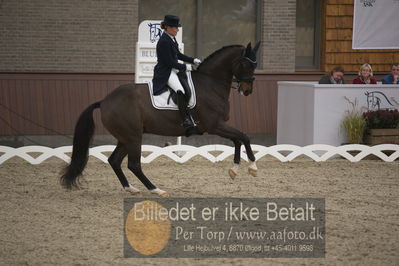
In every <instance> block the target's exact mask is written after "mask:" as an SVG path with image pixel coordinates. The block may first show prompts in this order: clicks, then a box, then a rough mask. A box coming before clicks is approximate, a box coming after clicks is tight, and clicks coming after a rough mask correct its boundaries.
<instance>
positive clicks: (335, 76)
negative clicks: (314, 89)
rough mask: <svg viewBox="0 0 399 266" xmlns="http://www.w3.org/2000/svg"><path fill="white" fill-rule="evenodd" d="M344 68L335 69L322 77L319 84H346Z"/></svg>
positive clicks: (337, 67)
mask: <svg viewBox="0 0 399 266" xmlns="http://www.w3.org/2000/svg"><path fill="white" fill-rule="evenodd" d="M344 83H345V82H344V68H343V67H341V66H336V67H334V68H333V69H332V70H331V72H330V73H329V74H328V75H326V76H323V77H321V79H320V80H319V84H344Z"/></svg>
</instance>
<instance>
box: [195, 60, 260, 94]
mask: <svg viewBox="0 0 399 266" xmlns="http://www.w3.org/2000/svg"><path fill="white" fill-rule="evenodd" d="M243 60H246V61H248V62H249V63H251V65H252V66H253V67H254V68H256V66H257V61H253V60H251V59H250V58H248V57H246V56H244V55H242V56H241V57H240V58H237V59H235V60H234V61H233V68H234V65H236V63H237V62H239V61H243ZM196 73H199V74H202V75H204V76H208V77H211V78H212V79H214V80H215V81H217V82H219V83H221V84H223V85H228V86H230V88H232V89H235V90H237V91H239V89H240V87H241V84H240V83H241V82H242V81H244V82H248V83H252V82H253V81H254V80H255V78H254V77H253V76H252V77H237V76H236V75H235V74H234V73H233V79H232V81H231V82H230V81H226V80H222V79H219V78H217V77H215V76H213V75H210V74H208V73H206V72H202V71H200V70H196ZM233 82H236V83H238V86H237V87H235V86H233Z"/></svg>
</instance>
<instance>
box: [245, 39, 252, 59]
mask: <svg viewBox="0 0 399 266" xmlns="http://www.w3.org/2000/svg"><path fill="white" fill-rule="evenodd" d="M251 51H252V47H251V42H249V43H248V45H247V49H246V50H245V56H247V57H248V56H249V55H250V54H251Z"/></svg>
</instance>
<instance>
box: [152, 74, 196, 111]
mask: <svg viewBox="0 0 399 266" xmlns="http://www.w3.org/2000/svg"><path fill="white" fill-rule="evenodd" d="M177 76H178V78H179V81H180V83H181V84H182V86H183V88H184V95H185V96H186V99H187V102H188V108H190V109H193V108H194V107H195V106H196V104H197V99H196V94H195V88H194V83H193V81H192V78H191V72H187V73H186V72H182V73H180V72H179V73H177ZM152 85H153V84H152V81H149V82H148V89H149V93H150V98H151V103H152V105H153V106H154V108H155V109H159V110H178V107H177V93H175V92H174V91H173V90H172V89H171V88H170V87H169V86H167V85H165V87H164V89H162V90H161V91H160V92H158V93H157V94H156V95H154V94H153V87H152Z"/></svg>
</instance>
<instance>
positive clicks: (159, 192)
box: [150, 188, 169, 198]
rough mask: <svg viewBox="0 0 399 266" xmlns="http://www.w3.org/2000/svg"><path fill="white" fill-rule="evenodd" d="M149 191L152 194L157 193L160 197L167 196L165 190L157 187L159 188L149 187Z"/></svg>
mask: <svg viewBox="0 0 399 266" xmlns="http://www.w3.org/2000/svg"><path fill="white" fill-rule="evenodd" d="M150 192H151V193H152V194H157V195H158V196H160V197H161V198H166V197H169V194H168V192H166V191H164V190H162V189H159V188H154V189H151V190H150Z"/></svg>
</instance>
